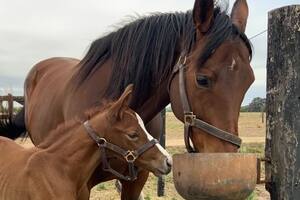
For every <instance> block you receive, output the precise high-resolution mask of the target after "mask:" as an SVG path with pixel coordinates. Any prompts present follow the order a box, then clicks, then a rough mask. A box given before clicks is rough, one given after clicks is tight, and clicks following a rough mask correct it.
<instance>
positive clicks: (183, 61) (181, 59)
mask: <svg viewBox="0 0 300 200" xmlns="http://www.w3.org/2000/svg"><path fill="white" fill-rule="evenodd" d="M186 60H187V57H186V56H180V57H179V59H178V62H177V65H180V64H181V65H185V64H186Z"/></svg>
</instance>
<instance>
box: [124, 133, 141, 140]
mask: <svg viewBox="0 0 300 200" xmlns="http://www.w3.org/2000/svg"><path fill="white" fill-rule="evenodd" d="M126 136H127V138H128V139H130V140H137V139H138V138H139V135H138V134H137V133H136V132H132V133H129V134H126Z"/></svg>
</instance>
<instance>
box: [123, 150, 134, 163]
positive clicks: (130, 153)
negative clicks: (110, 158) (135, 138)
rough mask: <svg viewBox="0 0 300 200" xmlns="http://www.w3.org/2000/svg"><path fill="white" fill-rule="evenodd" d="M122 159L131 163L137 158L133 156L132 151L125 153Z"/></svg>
mask: <svg viewBox="0 0 300 200" xmlns="http://www.w3.org/2000/svg"><path fill="white" fill-rule="evenodd" d="M124 158H125V160H126V161H127V162H129V163H133V162H134V161H135V160H136V159H137V156H136V155H135V153H134V151H127V153H126V155H125V156H124Z"/></svg>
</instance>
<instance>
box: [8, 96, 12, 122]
mask: <svg viewBox="0 0 300 200" xmlns="http://www.w3.org/2000/svg"><path fill="white" fill-rule="evenodd" d="M7 102H8V108H7V110H8V118H9V120H10V121H11V120H12V118H13V114H14V97H13V95H12V94H8V95H7Z"/></svg>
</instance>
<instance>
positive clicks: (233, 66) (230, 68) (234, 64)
mask: <svg viewBox="0 0 300 200" xmlns="http://www.w3.org/2000/svg"><path fill="white" fill-rule="evenodd" d="M235 66H236V61H235V59H234V58H232V63H231V65H230V66H229V67H228V68H229V70H230V71H233V70H234V69H235Z"/></svg>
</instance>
